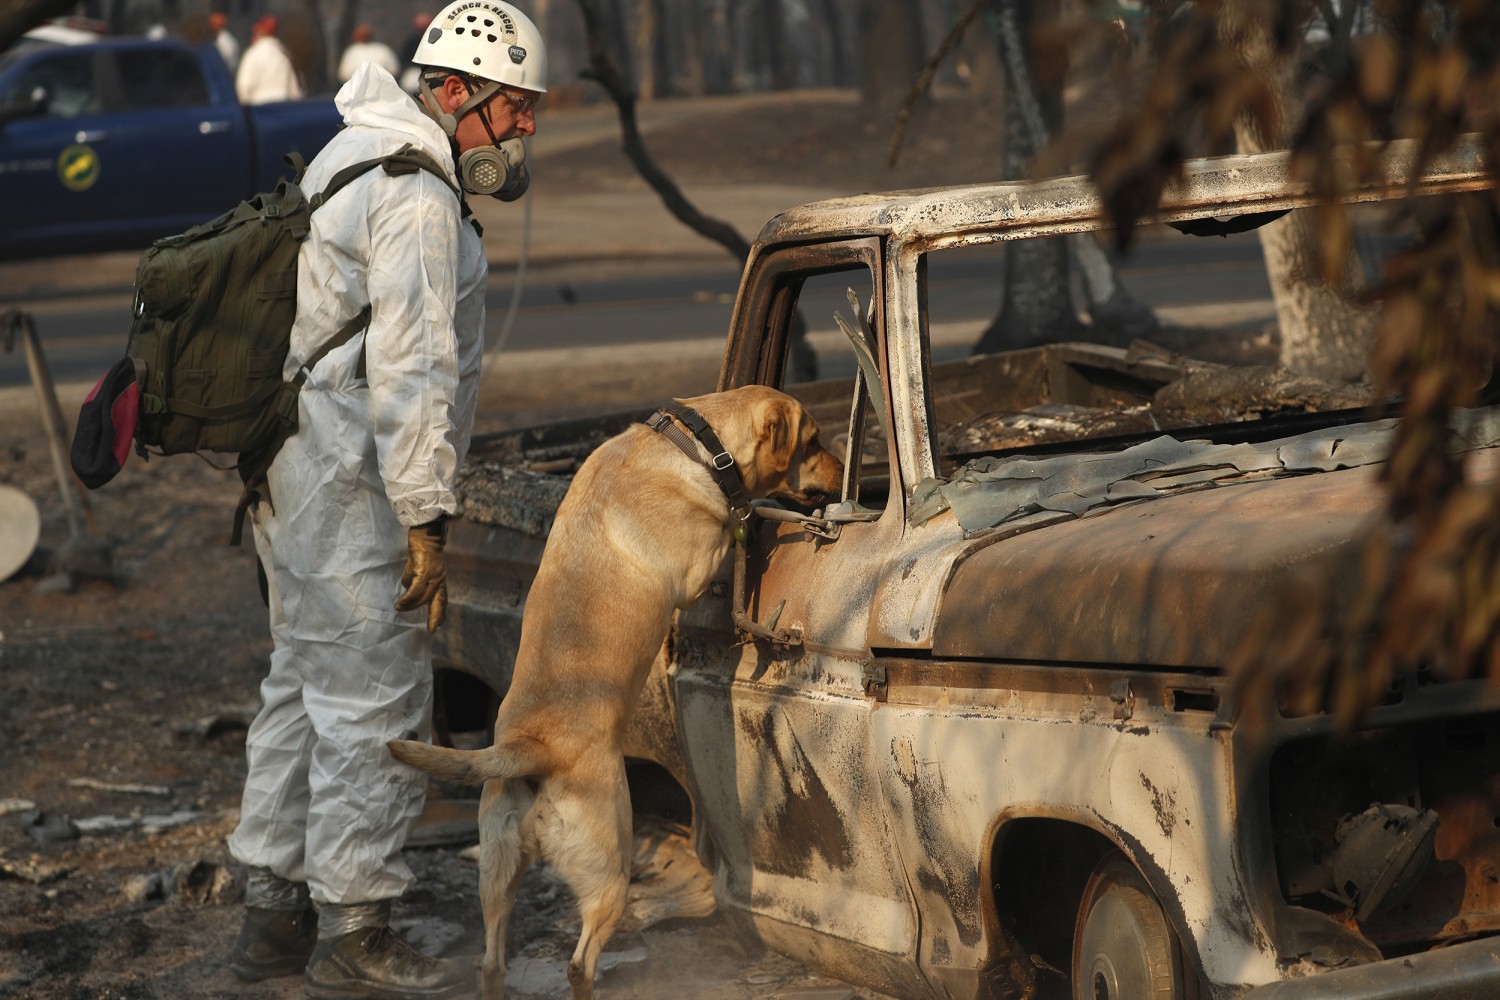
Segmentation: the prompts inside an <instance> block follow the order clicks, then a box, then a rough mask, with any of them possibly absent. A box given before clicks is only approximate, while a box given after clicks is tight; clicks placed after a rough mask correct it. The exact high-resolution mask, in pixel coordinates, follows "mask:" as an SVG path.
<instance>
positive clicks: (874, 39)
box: [859, 0, 924, 119]
mask: <svg viewBox="0 0 1500 1000" xmlns="http://www.w3.org/2000/svg"><path fill="white" fill-rule="evenodd" d="M859 38H860V103H861V104H862V106H863V108H864V110H865V113H866V115H868V116H871V117H875V118H879V119H890V118H893V117H894V116H895V114H896V111H897V109H898V108H900V107H901V102H902V100H903V99H904V98H905V97H906V95H907V93H908V92H909V91H910V90H911V85H912V81H913V80H915V79H916V78H917V74H918V73H920V72H921V71H922V61H923V54H924V53H923V49H922V19H921V17H920V16H919V14H918V11H917V6H916V3H915V0H861V3H860V20H859Z"/></svg>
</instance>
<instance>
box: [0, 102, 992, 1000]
mask: <svg viewBox="0 0 1500 1000" xmlns="http://www.w3.org/2000/svg"><path fill="white" fill-rule="evenodd" d="M730 107H732V109H733V113H729V112H728V111H726V113H724V114H712V115H706V116H699V117H696V118H694V119H693V120H691V121H686V122H683V123H680V124H678V125H671V126H664V127H662V128H660V129H659V130H657V131H655V132H653V133H652V134H651V136H650V139H649V143H650V146H651V148H652V151H653V153H654V155H656V157H657V158H658V160H659V162H660V163H661V164H662V165H663V166H664V167H666V168H667V169H668V170H669V171H670V172H672V173H674V175H676V176H677V177H678V179H679V180H680V181H682V182H683V183H684V184H694V183H703V184H718V185H725V184H730V185H732V184H739V183H746V184H750V183H762V182H768V181H774V182H777V183H787V184H817V185H823V186H828V187H834V188H839V189H842V190H846V191H860V190H877V189H884V188H898V187H905V186H913V185H917V184H930V183H953V182H961V181H965V180H975V179H984V178H989V177H992V176H993V175H994V170H995V166H996V165H997V164H998V157H999V143H998V140H993V141H992V140H991V138H990V137H993V136H995V135H998V132H999V129H998V121H997V120H996V118H995V116H994V111H993V109H992V108H988V107H986V106H983V105H979V104H975V103H973V102H970V101H967V100H950V101H944V102H939V103H938V104H936V105H934V106H929V107H927V108H925V109H924V110H923V111H921V112H919V115H918V116H917V118H916V119H915V120H914V123H913V127H912V131H911V134H910V137H909V143H910V145H909V147H908V149H907V152H906V153H905V155H904V157H903V161H902V166H901V167H900V169H898V170H895V171H891V170H888V169H887V168H886V167H885V165H884V163H885V156H886V149H887V142H888V137H889V133H888V131H887V130H886V129H885V128H884V127H881V126H876V125H873V124H869V123H867V122H865V121H864V120H863V119H862V118H861V116H860V114H859V112H858V109H857V107H856V106H855V105H854V104H853V103H852V100H851V99H850V97H849V95H827V96H825V97H823V98H806V97H799V98H797V99H795V100H791V99H789V100H788V102H786V103H784V104H783V103H777V102H764V101H762V102H759V103H756V104H753V105H749V106H745V105H741V104H733V105H732V106H731V105H729V104H726V108H730ZM538 176H542V177H545V178H546V183H547V184H548V185H550V186H552V187H553V190H562V191H568V190H577V191H580V192H582V191H598V190H601V189H610V188H612V187H619V188H629V187H632V186H639V185H640V181H639V180H638V178H636V177H635V176H634V174H633V173H632V172H631V171H630V168H629V166H628V164H627V163H626V161H625V159H624V157H623V155H622V154H621V153H620V152H619V151H618V144H617V142H616V141H614V140H613V139H612V138H605V139H602V140H600V141H599V142H596V143H592V144H585V145H580V146H575V147H573V148H570V149H568V150H566V151H564V152H560V153H558V154H557V155H556V156H555V157H552V158H550V159H542V160H540V161H539V163H538ZM701 207H703V208H704V209H705V210H706V211H710V212H712V210H713V206H712V205H703V206H701ZM747 235H753V233H752V234H747ZM707 252H708V253H709V254H712V253H714V252H715V251H714V250H712V249H710V250H709V251H707ZM595 266H597V262H595ZM121 335H122V337H123V331H121ZM632 360H633V362H634V363H633V365H630V366H626V367H622V365H621V361H620V355H619V354H618V353H616V354H613V355H610V356H608V357H604V356H601V357H600V358H598V359H597V363H593V364H591V363H590V362H589V360H588V359H587V358H572V359H570V361H569V364H568V366H567V367H566V368H563V367H561V366H559V365H558V364H556V363H555V361H548V360H547V359H545V358H535V357H533V358H530V359H526V360H524V361H522V362H518V363H517V364H516V365H508V364H507V363H506V362H505V360H504V359H503V358H502V361H501V362H500V363H499V364H497V366H496V367H497V371H496V372H495V377H494V378H493V379H492V380H490V381H487V382H486V386H485V390H484V393H483V396H482V402H481V409H482V415H481V419H480V428H479V429H480V430H481V431H482V430H494V429H500V428H503V427H507V426H515V425H518V424H523V423H530V422H535V421H539V420H543V419H546V418H549V417H554V416H562V415H567V414H572V413H577V412H580V411H581V410H600V409H607V408H613V407H616V406H619V407H624V406H634V405H642V404H645V403H648V402H651V401H656V400H660V399H662V398H664V397H665V396H667V395H672V394H677V395H685V394H689V393H692V392H697V391H703V390H705V389H707V388H710V387H711V385H712V380H713V377H714V374H715V373H716V370H717V353H716V352H713V353H705V352H701V351H700V352H697V353H694V352H691V351H684V350H681V349H675V348H674V349H669V350H666V351H656V352H653V351H640V352H637V353H636V354H635V355H633V358H632ZM62 395H63V399H62V405H63V411H64V413H65V414H67V415H68V416H69V418H70V419H71V418H72V416H73V415H76V413H77V407H78V404H79V402H80V400H81V389H80V387H76V386H72V387H65V388H64V391H63V393H62ZM0 483H3V484H9V485H12V486H16V487H19V488H21V489H22V490H24V491H25V492H26V493H28V494H29V495H30V496H32V497H34V498H36V499H37V501H38V503H39V505H40V506H41V508H42V516H43V527H42V542H41V548H40V549H39V551H38V552H37V554H36V555H35V556H34V557H33V559H32V562H31V563H30V564H29V565H28V566H27V567H26V568H25V569H24V570H23V571H22V572H21V573H19V574H18V575H17V576H15V577H13V578H12V579H10V580H9V581H7V582H3V583H0V735H3V743H0V761H3V766H0V997H4V998H12V997H13V998H38V1000H41V998H47V1000H52V998H77V1000H85V998H87V1000H104V998H109V1000H125V998H131V1000H134V998H171V1000H195V998H227V1000H252V998H253V1000H273V998H275V1000H279V998H289V997H299V996H301V995H302V989H301V980H300V978H299V977H291V978H287V979H281V980H275V981H271V982H268V983H263V984H256V985H245V984H242V983H239V982H238V981H237V980H236V979H235V978H234V977H233V976H232V974H231V973H230V972H229V970H228V968H227V966H226V964H225V960H226V949H227V946H228V944H229V942H230V940H231V939H232V937H233V935H234V933H235V930H236V928H237V926H238V922H239V916H240V908H239V898H240V895H241V893H242V883H241V882H240V877H239V872H238V871H237V870H236V869H235V867H234V865H233V864H232V862H231V861H230V859H229V858H228V855H227V853H226V850H225V846H224V838H225V837H226V836H227V834H228V833H229V831H230V830H231V829H232V828H233V825H234V823H235V817H236V812H237V808H238V801H239V790H240V785H241V782H242V780H243V777H244V745H243V744H244V734H245V725H246V722H247V721H248V718H249V717H250V716H251V715H252V714H253V712H254V710H255V708H256V707H257V703H258V695H257V690H258V685H259V682H260V679H261V677H262V676H263V674H264V671H265V669H266V661H267V656H268V654H269V651H270V641H269V638H268V636H267V634H266V623H265V611H264V609H263V607H262V605H261V602H260V597H259V593H258V591H257V587H256V577H255V569H254V562H253V560H254V555H253V552H252V550H251V549H250V548H249V547H248V546H247V547H246V548H241V549H231V548H227V547H225V545H224V541H225V539H226V537H227V533H228V529H229V525H230V512H231V510H232V508H233V506H234V502H235V500H236V498H237V495H238V483H237V480H236V479H235V477H233V476H232V475H231V474H228V473H224V472H221V471H216V470H214V469H212V468H210V467H209V466H208V465H207V464H206V463H204V462H201V461H198V460H197V459H194V458H191V457H185V456H179V457H175V458H172V459H166V460H156V461H152V462H150V463H149V464H147V463H142V462H140V461H139V460H138V459H132V461H131V462H130V463H129V464H128V466H127V467H126V469H125V470H124V472H123V473H122V474H121V475H120V476H119V477H118V478H117V479H116V480H115V481H114V482H112V483H110V484H109V485H108V486H107V487H106V488H105V489H103V490H101V491H99V492H98V493H96V494H93V495H91V497H90V500H91V503H92V511H91V514H90V518H91V521H92V525H93V530H94V531H95V532H97V535H98V536H99V537H101V538H103V539H104V540H106V541H107V543H108V545H109V547H110V550H111V552H112V565H111V567H110V570H109V573H108V574H107V575H108V577H109V578H108V579H106V578H101V576H97V575H96V576H89V575H83V576H81V577H78V578H76V579H75V578H70V577H69V576H68V575H67V574H58V573H56V572H55V569H56V560H57V558H58V557H59V556H60V555H65V554H66V553H65V549H66V545H65V543H67V541H68V539H69V526H68V518H67V513H66V505H65V504H64V503H63V502H62V500H61V498H60V493H59V489H58V485H57V481H56V478H55V473H54V469H53V466H52V464H51V460H50V457H49V453H48V449H47V446H46V437H45V434H44V432H43V429H42V425H41V422H40V420H39V418H38V416H37V412H36V407H35V405H34V402H33V400H32V397H31V395H30V393H29V391H25V390H6V391H3V392H0ZM75 563H76V560H75ZM49 564H50V565H49ZM75 584H76V585H75ZM80 825H82V826H83V827H84V829H82V830H80V829H79V827H80ZM408 855H409V858H410V861H411V863H412V865H413V868H414V869H415V870H416V871H417V873H418V876H419V878H420V883H419V887H418V888H417V889H415V890H414V891H413V892H411V893H410V894H409V895H408V896H407V897H406V898H404V899H402V900H401V901H400V902H399V904H398V906H397V908H396V919H397V923H398V924H399V925H400V926H403V927H407V928H409V929H411V930H412V932H413V933H414V934H415V935H416V936H417V939H418V940H419V942H420V944H421V945H422V947H424V948H425V949H426V950H428V951H430V952H434V953H436V952H442V953H445V954H450V955H469V956H476V957H477V955H478V953H479V951H480V949H481V943H480V939H479V933H478V930H479V927H480V912H479V903H478V897H477V893H476V888H475V878H476V866H475V864H474V862H473V861H471V860H470V859H469V858H467V857H465V856H464V854H463V851H462V845H448V846H440V847H430V848H420V849H413V850H409V851H408ZM576 934H577V926H576V915H575V913H574V911H573V909H572V906H571V901H570V900H569V898H568V896H567V893H566V891H565V890H563V889H562V888H561V887H560V885H559V884H558V883H557V882H556V881H555V880H554V879H553V878H551V877H550V875H549V874H548V873H547V872H546V871H545V870H541V869H535V870H533V872H532V873H531V874H530V875H529V876H528V879H527V882H526V884H525V887H524V888H523V892H522V895H521V899H520V903H519V906H518V909H517V917H516V919H515V920H514V921H513V923H512V931H511V935H510V941H509V954H510V955H512V956H514V958H513V959H512V966H511V967H512V969H513V971H518V972H519V974H518V975H515V976H513V980H512V994H513V995H514V996H518V997H521V996H524V997H550V996H563V995H566V987H565V981H564V980H562V979H560V978H559V975H560V973H559V969H560V965H561V963H562V962H564V961H565V960H566V956H567V954H568V953H569V952H570V951H571V949H572V947H573V944H574V941H575V939H576ZM605 965H606V971H605V972H603V974H602V975H601V979H600V995H601V996H602V997H604V998H607V1000H627V998H641V1000H644V998H648V997H650V998H655V997H661V996H689V997H698V998H703V1000H741V998H766V997H785V998H791V997H801V998H829V1000H832V998H852V997H856V996H863V997H867V998H873V997H874V996H875V995H874V994H872V993H869V992H857V991H855V990H854V989H852V988H850V987H847V986H844V985H841V984H838V983H835V982H833V981H832V980H828V979H824V978H821V977H818V976H817V975H815V974H813V973H811V972H809V971H808V970H806V969H804V968H803V967H801V966H800V965H798V964H796V963H794V962H791V961H789V960H787V959H784V958H781V957H779V956H776V955H774V954H769V953H766V952H764V951H763V950H761V949H759V948H758V947H757V946H756V945H755V944H754V943H753V942H751V941H750V940H749V939H748V938H747V937H745V936H744V935H743V934H741V933H739V932H738V931H737V930H736V929H735V927H734V926H733V925H732V924H731V923H730V922H729V921H728V920H726V919H725V918H724V917H722V916H714V917H710V918H707V919H698V920H675V921H668V922H666V923H662V924H657V925H655V926H652V927H650V928H647V929H644V930H637V931H629V932H623V933H620V934H619V935H617V936H616V938H615V939H614V940H613V941H612V942H611V943H610V945H609V957H608V958H607V960H606V963H605Z"/></svg>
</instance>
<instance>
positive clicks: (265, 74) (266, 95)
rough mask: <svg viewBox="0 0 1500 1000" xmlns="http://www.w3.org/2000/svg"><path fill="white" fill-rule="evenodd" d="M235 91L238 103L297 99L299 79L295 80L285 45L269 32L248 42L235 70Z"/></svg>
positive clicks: (299, 89)
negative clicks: (248, 45) (248, 44)
mask: <svg viewBox="0 0 1500 1000" xmlns="http://www.w3.org/2000/svg"><path fill="white" fill-rule="evenodd" d="M234 92H235V95H236V96H238V97H239V99H240V103H241V104H270V103H271V102H272V101H295V100H297V99H298V98H300V97H301V96H302V81H300V80H298V79H297V71H296V69H294V68H293V67H292V57H291V56H289V55H287V52H286V46H284V45H282V44H281V42H280V41H278V40H277V39H275V38H273V37H271V36H269V35H264V36H262V37H260V38H257V39H256V40H255V41H253V42H251V43H250V47H249V48H248V49H246V50H245V54H244V55H243V56H242V57H241V58H240V65H239V69H237V70H236V71H235V74H234Z"/></svg>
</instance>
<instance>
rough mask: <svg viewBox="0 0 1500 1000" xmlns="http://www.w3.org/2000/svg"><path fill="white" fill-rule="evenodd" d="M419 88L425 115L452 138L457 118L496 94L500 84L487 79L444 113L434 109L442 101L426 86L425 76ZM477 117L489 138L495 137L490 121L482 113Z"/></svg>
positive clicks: (455, 130) (438, 106)
mask: <svg viewBox="0 0 1500 1000" xmlns="http://www.w3.org/2000/svg"><path fill="white" fill-rule="evenodd" d="M453 75H454V76H457V75H458V72H457V71H456V70H455V71H454V74H453ZM421 90H422V110H423V111H425V112H427V116H428V117H429V118H431V119H432V120H433V121H435V122H437V123H438V127H439V128H441V129H442V130H443V133H444V134H445V135H447V136H448V138H450V139H451V138H453V133H455V132H457V131H458V121H459V119H460V118H462V117H463V116H464V115H466V114H468V113H469V112H470V111H473V110H474V109H475V108H477V107H478V106H479V105H481V104H483V103H484V102H485V101H487V100H489V99H490V98H491V97H494V96H495V95H496V94H498V93H499V92H500V85H499V84H498V83H495V82H494V81H493V80H490V81H487V82H486V83H485V84H484V86H482V87H480V88H479V89H478V90H476V91H474V93H472V94H470V95H469V99H468V100H466V101H464V102H463V103H462V104H460V105H459V106H458V107H456V108H454V109H453V113H452V114H444V113H443V112H441V111H437V110H435V109H437V108H440V107H442V103H441V102H440V101H438V99H437V94H435V93H433V90H432V88H431V87H430V86H428V84H427V80H426V79H425V78H424V79H423V80H422V81H421ZM479 117H480V120H482V121H484V127H485V131H487V132H489V133H490V138H491V139H493V138H494V137H495V133H494V131H493V130H492V129H490V123H489V122H488V121H487V120H485V116H484V115H480V116H479Z"/></svg>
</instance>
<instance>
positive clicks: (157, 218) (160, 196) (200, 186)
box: [0, 37, 340, 259]
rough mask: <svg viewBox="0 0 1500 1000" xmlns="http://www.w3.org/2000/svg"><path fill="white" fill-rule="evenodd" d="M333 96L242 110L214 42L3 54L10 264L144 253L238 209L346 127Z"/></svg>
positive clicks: (110, 42) (1, 221)
mask: <svg viewBox="0 0 1500 1000" xmlns="http://www.w3.org/2000/svg"><path fill="white" fill-rule="evenodd" d="M339 124H340V117H339V115H338V112H337V111H336V109H335V108H334V106H333V102H332V101H331V100H330V99H328V98H322V99H314V100H306V101H288V102H284V103H281V104H275V105H263V106H259V107H249V108H247V107H245V106H243V105H241V104H240V103H239V101H238V99H237V98H236V97H235V93H234V83H233V80H232V79H231V78H230V75H229V71H228V69H227V67H225V65H224V62H223V60H222V59H221V58H220V57H219V55H218V53H217V52H216V51H215V50H214V48H213V46H212V45H193V44H190V43H187V42H183V41H180V40H160V41H150V40H146V39H141V38H124V37H122V38H112V39H103V40H100V41H96V42H89V43H86V44H69V45H45V46H21V47H17V48H16V49H13V50H11V51H9V52H6V53H4V54H3V55H0V180H3V184H0V259H12V258H17V257H26V256H36V255H41V254H51V253H60V254H77V253H92V252H95V251H102V250H115V249H137V248H143V247H145V246H147V245H149V244H150V242H151V241H152V240H154V239H157V238H159V237H162V236H167V235H171V234H172V233H175V232H179V231H181V230H183V229H186V228H188V227H189V226H192V225H195V224H197V223H199V222H203V221H205V220H207V219H209V218H212V217H213V216H215V215H218V214H219V213H221V212H224V211H227V210H228V209H230V208H232V207H233V206H234V205H235V204H236V203H237V202H239V201H242V200H244V199H245V198H248V197H250V196H251V195H252V194H254V193H255V192H257V191H260V190H266V189H269V188H271V187H273V186H274V185H275V182H276V179H277V178H279V177H281V176H283V175H285V174H286V173H287V168H286V166H285V164H283V163H282V159H281V158H282V156H283V155H285V154H286V153H288V152H291V151H293V150H296V151H298V152H301V153H302V154H303V155H304V156H305V157H306V158H307V159H311V158H312V157H313V156H314V155H315V154H316V153H317V152H318V150H320V149H321V148H322V147H323V144H324V143H326V142H327V141H328V139H330V138H332V136H333V134H334V133H335V132H336V131H337V130H338V127H339Z"/></svg>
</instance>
